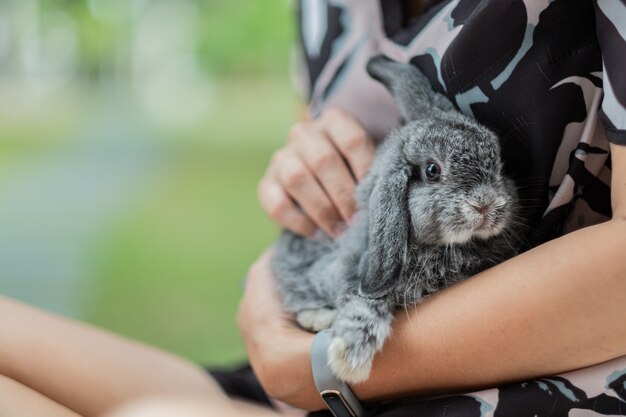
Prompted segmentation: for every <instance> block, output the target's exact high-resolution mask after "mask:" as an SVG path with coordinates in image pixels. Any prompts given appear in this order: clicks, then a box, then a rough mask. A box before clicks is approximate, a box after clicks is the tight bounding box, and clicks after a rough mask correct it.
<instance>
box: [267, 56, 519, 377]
mask: <svg viewBox="0 0 626 417" xmlns="http://www.w3.org/2000/svg"><path fill="white" fill-rule="evenodd" d="M368 71H369V73H370V74H371V75H372V76H373V77H374V78H376V79H378V80H380V81H381V82H383V83H384V84H385V85H386V86H387V88H388V89H389V90H390V91H391V93H392V94H393V96H394V98H395V99H396V102H397V103H398V106H399V107H400V109H401V111H402V113H403V114H404V115H405V117H406V119H407V120H408V123H407V124H406V125H405V126H403V127H402V128H400V129H398V130H396V131H394V132H393V133H391V134H390V135H389V137H388V138H387V140H386V141H385V142H384V143H383V145H381V146H380V148H379V149H378V150H377V153H376V156H375V158H374V162H373V164H372V167H371V169H370V171H369V173H368V175H367V176H366V178H365V179H364V180H363V181H362V182H361V183H360V184H359V185H358V187H357V191H356V199H357V203H358V207H359V211H358V213H357V214H356V216H355V218H354V220H353V222H352V224H351V225H350V227H349V228H348V230H346V231H345V232H344V234H343V235H342V236H341V237H340V238H339V239H337V240H335V241H333V240H332V239H330V238H328V237H327V236H325V235H322V234H321V233H320V234H318V235H317V236H316V237H315V238H304V237H301V236H298V235H295V234H293V233H290V232H288V231H285V232H284V233H283V234H282V236H281V237H280V239H279V240H278V242H277V244H276V255H275V257H274V259H273V268H274V271H275V273H276V277H277V282H278V287H279V289H280V292H281V294H282V296H283V300H284V303H285V306H286V308H287V309H288V311H289V312H291V313H293V314H294V315H295V316H296V318H297V320H298V321H299V323H300V325H302V326H303V327H305V328H308V329H309V330H314V331H319V330H321V329H322V328H324V327H328V326H330V327H331V328H332V330H333V333H334V335H333V340H332V343H331V346H330V348H329V366H330V367H331V369H332V370H333V372H334V373H335V374H336V375H337V376H338V377H339V378H341V379H343V380H345V381H348V382H359V381H363V380H365V379H367V377H368V376H369V372H370V368H371V364H372V359H373V357H374V355H375V354H376V352H378V351H379V350H380V349H381V348H382V346H383V343H384V341H385V340H386V339H387V338H388V337H389V335H390V332H391V322H392V319H393V313H394V312H395V310H397V309H398V308H407V307H409V306H412V305H414V304H416V303H419V302H420V301H422V300H423V299H424V298H425V297H427V296H428V295H430V294H432V293H434V292H436V291H438V290H440V289H442V288H445V287H447V286H449V285H452V284H454V283H455V282H457V281H460V280H462V279H465V278H467V277H469V276H471V275H474V274H476V273H477V272H479V271H482V270H484V269H486V268H489V267H491V266H493V265H495V264H497V263H499V262H502V261H504V260H505V259H507V258H510V257H512V256H514V255H515V254H517V253H518V252H519V251H520V250H521V247H522V245H521V243H520V242H521V241H522V239H521V236H522V234H521V232H520V230H519V228H520V226H521V225H520V224H519V221H518V214H519V213H518V211H519V208H518V200H517V194H516V191H515V188H514V186H513V183H512V181H511V180H509V179H508V178H505V177H504V176H503V173H502V162H501V159H500V146H499V142H498V138H497V137H496V135H495V134H494V133H492V132H491V131H490V130H488V129H486V128H485V127H483V126H481V125H479V124H478V123H477V122H476V121H474V120H472V119H470V118H468V117H466V116H464V115H462V114H460V113H459V112H457V111H456V110H455V109H454V107H453V106H452V104H451V103H450V102H449V101H448V100H447V99H446V98H445V97H443V96H442V95H440V94H438V93H435V92H434V91H433V90H432V89H431V87H430V84H429V83H428V80H427V79H426V77H424V75H423V74H421V73H420V71H419V70H418V69H417V68H415V67H413V66H412V65H409V64H400V63H396V62H393V61H390V60H389V59H387V58H384V57H377V58H374V59H372V60H371V61H370V63H369V64H368ZM431 162H436V163H438V164H439V166H440V167H441V179H440V180H439V181H438V182H430V181H428V180H427V179H426V176H425V168H426V166H427V165H428V164H429V163H431ZM489 204H490V206H489V208H487V209H485V205H489ZM472 206H475V207H476V208H474V207H472ZM479 208H482V209H483V211H485V213H486V214H481V213H480V212H479ZM484 222H487V224H486V226H484V227H482V228H481V227H480V225H481V224H482V223H484ZM333 310H334V311H333ZM331 323H332V324H331Z"/></svg>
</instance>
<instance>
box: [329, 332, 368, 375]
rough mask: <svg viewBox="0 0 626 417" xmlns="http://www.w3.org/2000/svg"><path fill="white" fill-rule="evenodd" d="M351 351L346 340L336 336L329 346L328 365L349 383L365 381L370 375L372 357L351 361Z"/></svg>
mask: <svg viewBox="0 0 626 417" xmlns="http://www.w3.org/2000/svg"><path fill="white" fill-rule="evenodd" d="M348 356H349V351H348V348H347V345H346V342H345V341H344V340H343V339H342V338H341V337H334V338H333V340H332V341H331V342H330V346H329V347H328V366H329V367H330V369H331V370H332V371H333V373H334V374H335V375H336V376H337V377H338V378H339V379H341V380H342V381H345V382H348V383H352V384H354V383H357V382H363V381H365V380H366V379H367V378H369V376H370V371H371V370H372V358H370V359H368V360H365V361H360V362H362V363H358V364H355V363H351V361H350V360H349V359H348Z"/></svg>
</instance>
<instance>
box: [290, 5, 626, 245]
mask: <svg viewBox="0 0 626 417" xmlns="http://www.w3.org/2000/svg"><path fill="white" fill-rule="evenodd" d="M298 6H299V7H298V16H299V20H300V22H299V23H300V25H299V28H300V39H301V51H302V61H301V62H302V63H303V66H304V74H305V76H304V78H305V79H306V82H305V84H306V86H307V87H308V88H307V90H308V95H309V103H310V109H311V112H312V113H313V115H314V116H315V115H317V114H319V113H320V112H321V111H322V110H323V109H324V108H326V107H329V106H333V107H339V108H342V109H344V110H346V111H349V112H350V113H352V114H354V115H355V116H356V117H357V118H358V119H359V120H360V121H361V122H362V123H363V125H364V126H365V127H366V128H367V129H368V131H369V132H370V133H371V134H372V135H373V136H374V137H375V138H376V139H382V138H383V137H384V136H385V135H386V134H387V133H388V132H389V131H390V130H391V129H393V128H395V127H397V126H398V125H399V123H400V114H399V112H398V110H397V108H396V107H395V105H394V103H393V101H392V98H391V96H390V95H389V94H388V93H387V91H386V90H385V89H384V88H383V87H382V86H380V85H379V84H378V83H376V82H374V81H373V80H371V79H370V78H369V77H368V75H367V73H366V72H365V63H366V62H367V60H368V59H369V58H370V57H372V56H374V55H377V54H380V53H383V54H385V55H387V56H389V57H391V58H393V59H395V60H398V61H403V62H410V63H412V64H413V65H415V66H417V67H419V68H420V69H421V70H422V71H423V72H424V73H425V74H426V75H427V76H428V77H429V78H430V80H431V82H432V85H433V88H435V89H436V90H437V91H439V92H440V93H442V94H444V95H446V96H447V97H448V98H449V99H450V100H451V101H452V102H453V103H455V105H456V106H457V108H458V109H459V110H460V111H462V112H463V113H465V114H466V115H469V116H472V117H475V118H476V119H477V120H478V121H480V122H481V123H483V124H485V125H487V126H488V127H490V128H491V129H493V130H494V131H495V132H496V133H497V134H498V135H499V137H500V139H501V143H502V149H503V157H504V161H505V166H506V170H507V172H508V174H509V175H510V176H511V177H513V178H514V179H515V180H516V182H517V184H518V187H519V190H520V197H521V199H522V202H523V207H524V209H525V211H526V213H525V214H526V217H527V218H529V219H530V222H531V226H532V230H533V231H532V232H531V236H530V239H531V241H532V242H533V243H535V244H536V243H540V242H543V241H545V240H548V239H551V238H553V237H556V236H559V235H562V234H564V233H567V232H570V231H572V230H576V229H578V228H581V227H584V226H588V225H591V224H596V223H599V222H602V221H605V220H607V219H609V218H610V217H611V205H610V180H611V160H610V154H609V142H613V143H616V144H621V145H626V0H597V1H592V0H507V1H505V0H439V1H436V0H435V1H430V2H429V4H428V5H427V8H426V10H425V12H424V13H423V14H422V15H420V16H418V17H417V18H415V19H412V20H408V21H407V19H406V18H405V16H404V13H403V10H404V7H403V6H404V4H403V1H402V0H299V2H298Z"/></svg>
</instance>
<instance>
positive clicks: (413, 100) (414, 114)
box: [367, 55, 455, 121]
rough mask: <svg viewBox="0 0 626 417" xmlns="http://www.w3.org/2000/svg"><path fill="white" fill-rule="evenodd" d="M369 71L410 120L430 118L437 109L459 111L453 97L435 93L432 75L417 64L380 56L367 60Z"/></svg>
mask: <svg viewBox="0 0 626 417" xmlns="http://www.w3.org/2000/svg"><path fill="white" fill-rule="evenodd" d="M367 72H368V73H369V75H370V76H371V77H372V78H374V79H375V80H378V81H380V82H381V83H383V84H384V85H385V87H387V89H388V90H389V92H391V95H392V96H393V98H394V99H395V101H396V103H397V104H398V107H399V108H400V112H401V113H402V115H403V116H404V118H405V120H407V121H411V120H417V119H421V118H424V117H428V116H429V115H430V114H432V112H433V111H437V110H443V111H454V110H455V109H454V106H453V105H452V103H451V102H450V100H448V99H447V98H446V97H444V96H443V95H441V94H439V93H437V92H435V91H434V90H433V89H432V87H431V85H430V81H429V80H428V78H426V76H425V75H424V74H423V73H422V72H421V71H420V70H419V69H417V67H415V66H414V65H411V64H403V63H400V62H396V61H393V60H391V59H389V58H387V57H386V56H384V55H378V56H376V57H374V58H372V59H370V60H369V62H368V63H367Z"/></svg>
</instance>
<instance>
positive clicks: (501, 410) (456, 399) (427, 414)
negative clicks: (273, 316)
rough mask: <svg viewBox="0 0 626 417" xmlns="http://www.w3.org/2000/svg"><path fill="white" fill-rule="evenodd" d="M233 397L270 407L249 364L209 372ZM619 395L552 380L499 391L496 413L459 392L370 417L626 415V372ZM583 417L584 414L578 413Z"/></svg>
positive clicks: (617, 385)
mask: <svg viewBox="0 0 626 417" xmlns="http://www.w3.org/2000/svg"><path fill="white" fill-rule="evenodd" d="M210 373H211V375H212V376H213V377H214V378H215V379H216V381H217V382H218V383H219V384H220V385H221V386H222V388H223V389H224V391H226V393H227V394H228V395H230V396H232V397H235V398H239V399H244V400H248V401H250V402H253V403H257V404H260V405H264V406H271V403H270V401H269V399H268V397H267V396H266V395H265V393H264V392H263V388H262V387H261V384H260V383H259V382H258V380H257V379H256V376H255V375H254V372H252V369H251V368H250V367H249V366H246V367H243V368H240V369H236V370H234V371H226V372H224V371H210ZM608 388H609V389H610V390H611V391H612V392H614V393H615V396H613V395H607V394H606V393H602V394H599V395H597V396H593V397H589V396H588V395H587V394H586V393H585V391H584V390H582V389H580V388H579V387H577V386H576V385H575V384H574V383H572V382H571V381H570V380H568V379H567V378H564V377H550V378H547V379H539V380H535V381H528V382H520V383H515V384H509V385H505V386H502V387H498V388H495V389H497V390H498V393H497V396H498V403H497V405H496V407H495V410H493V409H492V406H491V405H489V404H486V403H485V402H483V401H481V399H480V398H478V397H477V396H475V395H471V394H459V395H452V396H448V397H442V398H434V399H423V398H411V397H409V398H404V399H400V400H395V401H388V402H386V403H383V404H381V405H379V406H378V407H377V408H376V411H375V412H373V413H372V414H370V417H410V416H419V417H441V416H445V417H481V416H483V415H484V413H485V412H488V411H493V416H494V417H568V416H569V415H570V413H571V412H572V411H573V410H585V411H588V412H590V413H594V414H593V415H609V416H621V415H626V402H625V400H626V374H624V375H622V376H619V377H616V378H615V379H614V380H613V381H611V382H610V383H609V384H608ZM577 415H582V414H577ZM308 416H309V417H332V414H331V413H330V412H329V411H328V410H321V411H317V412H314V413H309V414H308Z"/></svg>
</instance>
